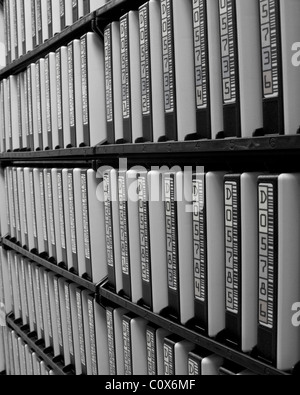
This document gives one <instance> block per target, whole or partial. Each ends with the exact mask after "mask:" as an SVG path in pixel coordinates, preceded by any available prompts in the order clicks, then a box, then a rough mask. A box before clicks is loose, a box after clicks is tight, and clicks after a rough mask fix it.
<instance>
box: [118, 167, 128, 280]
mask: <svg viewBox="0 0 300 395" xmlns="http://www.w3.org/2000/svg"><path fill="white" fill-rule="evenodd" d="M119 213H120V237H121V258H122V272H123V274H125V275H127V276H129V240H128V218H127V194H126V175H121V174H119Z"/></svg>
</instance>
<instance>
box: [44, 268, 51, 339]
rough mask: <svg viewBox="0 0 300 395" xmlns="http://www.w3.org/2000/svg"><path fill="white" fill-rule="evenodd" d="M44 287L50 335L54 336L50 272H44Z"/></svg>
mask: <svg viewBox="0 0 300 395" xmlns="http://www.w3.org/2000/svg"><path fill="white" fill-rule="evenodd" d="M44 287H45V298H46V311H47V321H48V330H49V336H50V337H52V336H53V335H52V321H51V309H50V296H49V285H48V273H47V272H45V273H44Z"/></svg>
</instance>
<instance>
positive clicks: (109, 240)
mask: <svg viewBox="0 0 300 395" xmlns="http://www.w3.org/2000/svg"><path fill="white" fill-rule="evenodd" d="M103 189H104V208H105V236H106V237H105V240H106V258H107V265H108V266H110V267H114V243H113V225H112V202H111V188H110V174H109V173H104V175H103Z"/></svg>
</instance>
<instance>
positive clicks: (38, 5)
mask: <svg viewBox="0 0 300 395" xmlns="http://www.w3.org/2000/svg"><path fill="white" fill-rule="evenodd" d="M36 13H37V29H38V31H40V30H42V6H41V0H37V1H36Z"/></svg>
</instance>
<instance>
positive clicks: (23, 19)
mask: <svg viewBox="0 0 300 395" xmlns="http://www.w3.org/2000/svg"><path fill="white" fill-rule="evenodd" d="M24 1H25V0H21V1H20V7H21V37H22V42H24V41H25V39H26V38H25V37H26V36H25V23H26V22H25V6H24Z"/></svg>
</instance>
